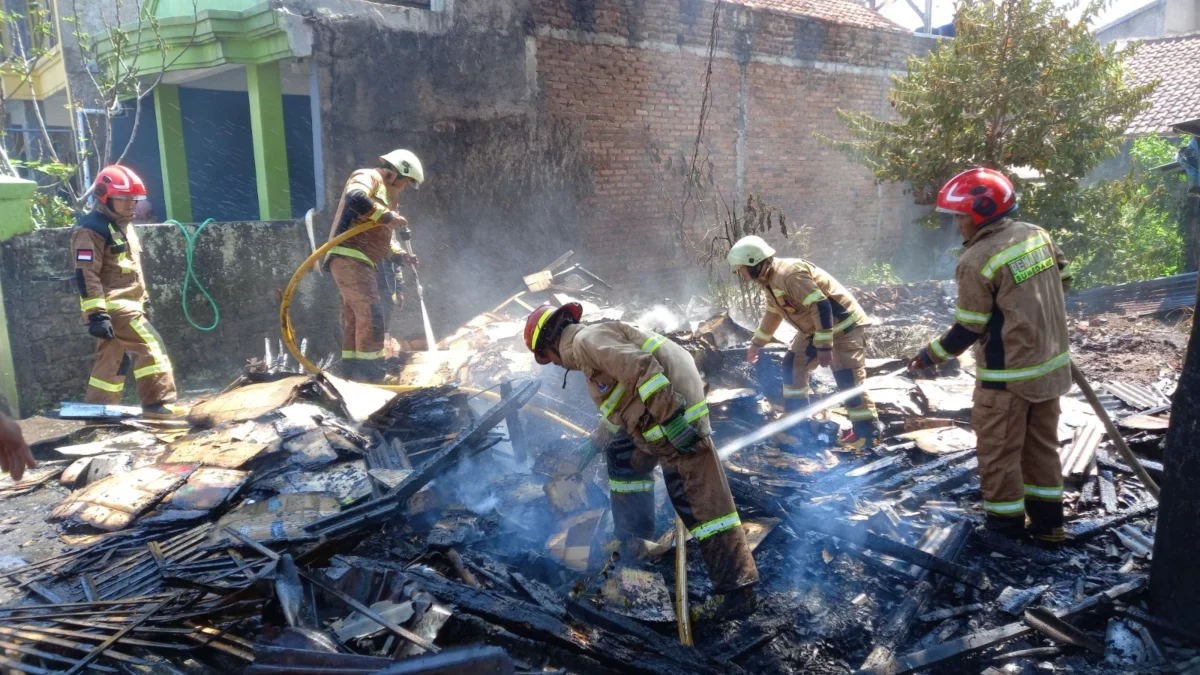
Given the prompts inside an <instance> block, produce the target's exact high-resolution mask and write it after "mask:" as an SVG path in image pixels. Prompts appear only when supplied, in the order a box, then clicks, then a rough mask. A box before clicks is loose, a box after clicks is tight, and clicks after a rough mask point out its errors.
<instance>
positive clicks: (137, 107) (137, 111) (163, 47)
mask: <svg viewBox="0 0 1200 675" xmlns="http://www.w3.org/2000/svg"><path fill="white" fill-rule="evenodd" d="M139 1H140V0H139ZM197 11H198V4H197V0H192V15H193V16H194V15H196V13H197ZM147 21H149V23H150V27H151V29H152V30H153V31H154V39H155V40H156V41H157V42H158V47H159V52H160V53H161V54H162V63H161V65H160V66H159V69H158V76H157V77H156V78H155V80H154V84H151V85H150V86H149V87H148V88H147V89H146V90H145V91H144V92H142V93H140V94H139V95H138V97H137V101H135V103H134V113H133V127H132V128H131V129H130V132H129V141H128V142H127V143H126V144H125V149H124V150H122V151H121V156H120V157H119V158H117V161H116V163H117V164H120V163H121V162H123V161H125V155H127V154H129V149H130V148H132V147H133V141H134V139H135V138H137V131H138V124H139V122H140V121H141V118H142V99H143V98H145V97H146V96H147V95H148V94H150V93H151V92H153V91H154V90H155V89H157V88H158V85H160V84H162V81H163V77H164V76H165V75H166V74H167V71H168V70H169V69H170V68H171V67H172V66H174V65H175V63H176V62H177V61H179V59H180V58H182V57H183V55H184V54H185V53H187V51H188V50H189V49H191V48H192V45H194V44H195V43H196V36H197V35H198V34H199V30H200V22H199V21H194V22H192V34H191V36H190V37H188V41H187V44H185V45H184V46H183V49H181V50H180V51H179V53H178V54H176V55H175V58H173V59H171V61H170V62H168V61H167V51H168V49H167V43H166V41H165V40H163V37H162V31H161V29H160V28H159V25H158V21H157V19H155V18H154V17H150V18H148V19H147ZM140 42H141V40H140V38H139V44H140Z"/></svg>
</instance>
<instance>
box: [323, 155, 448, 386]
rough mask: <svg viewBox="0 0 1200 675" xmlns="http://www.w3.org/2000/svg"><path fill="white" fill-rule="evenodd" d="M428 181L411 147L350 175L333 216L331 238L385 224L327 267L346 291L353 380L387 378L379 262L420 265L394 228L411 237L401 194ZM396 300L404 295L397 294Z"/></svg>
mask: <svg viewBox="0 0 1200 675" xmlns="http://www.w3.org/2000/svg"><path fill="white" fill-rule="evenodd" d="M424 180H425V172H424V170H423V169H422V168H421V161H420V160H418V159H417V156H416V155H414V154H413V153H411V152H409V151H408V150H394V151H392V152H389V153H388V154H386V155H383V156H382V157H380V158H379V167H377V168H374V169H359V170H358V171H355V172H354V173H352V174H350V180H348V181H347V182H346V188H345V189H344V190H343V191H342V199H341V201H340V202H339V203H338V207H337V211H336V212H335V213H334V215H333V227H332V228H331V229H330V232H329V238H330V239H333V238H334V237H336V236H337V235H339V234H342V233H343V232H345V231H347V230H349V229H350V228H352V227H356V226H358V225H362V224H363V223H367V222H379V223H382V224H383V227H378V228H375V229H373V230H369V231H367V232H363V233H362V234H360V235H357V236H355V237H352V238H350V239H348V240H346V241H344V242H342V243H341V244H340V245H338V246H335V247H333V248H332V249H330V251H329V256H328V257H327V258H326V265H327V266H328V269H329V271H330V273H331V274H332V275H333V280H334V282H335V283H336V284H337V287H338V290H339V291H340V292H341V294H342V330H343V334H342V366H343V371H342V373H343V375H345V376H346V377H347V378H349V379H351V380H360V381H363V382H382V381H383V376H384V370H383V358H384V349H383V341H384V332H385V330H386V328H387V325H386V323H385V313H384V308H383V305H382V303H381V301H380V293H379V287H380V281H381V280H380V277H379V273H378V272H377V270H378V268H379V265H380V264H381V263H383V262H384V261H385V260H386V261H388V262H389V263H392V262H397V261H398V262H401V263H403V264H408V265H413V266H415V265H416V264H417V259H416V257H415V256H409V255H408V254H407V253H406V252H404V250H403V249H401V248H400V246H399V245H397V244H396V242H395V240H394V239H393V238H392V231H393V230H400V233H401V236H410V235H409V233H408V221H407V220H406V219H405V218H404V217H403V216H401V215H400V214H399V213H396V209H397V208H398V207H399V201H398V199H399V196H400V193H401V192H403V191H404V189H405V188H407V187H408V186H409V185H413V186H418V187H419V186H420V184H421V182H422V181H424ZM391 299H392V300H393V301H394V302H397V303H398V302H400V301H401V300H402V296H400V295H399V294H398V293H393V298H391Z"/></svg>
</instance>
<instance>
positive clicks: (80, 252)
mask: <svg viewBox="0 0 1200 675" xmlns="http://www.w3.org/2000/svg"><path fill="white" fill-rule="evenodd" d="M75 260H77V261H79V262H92V260H93V255H92V249H90V248H80V249H76V250H75Z"/></svg>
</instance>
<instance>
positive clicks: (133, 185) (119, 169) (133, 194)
mask: <svg viewBox="0 0 1200 675" xmlns="http://www.w3.org/2000/svg"><path fill="white" fill-rule="evenodd" d="M92 194H94V195H96V199H100V200H106V199H108V198H109V197H126V198H129V199H133V200H135V201H141V200H143V199H145V198H146V184H145V183H143V182H142V179H141V178H140V177H139V176H138V175H137V174H136V173H134V172H133V170H132V169H130V168H128V167H124V166H121V165H119V164H114V165H112V166H106V167H104V169H103V170H102V171H101V172H100V173H98V174H96V182H95V183H92Z"/></svg>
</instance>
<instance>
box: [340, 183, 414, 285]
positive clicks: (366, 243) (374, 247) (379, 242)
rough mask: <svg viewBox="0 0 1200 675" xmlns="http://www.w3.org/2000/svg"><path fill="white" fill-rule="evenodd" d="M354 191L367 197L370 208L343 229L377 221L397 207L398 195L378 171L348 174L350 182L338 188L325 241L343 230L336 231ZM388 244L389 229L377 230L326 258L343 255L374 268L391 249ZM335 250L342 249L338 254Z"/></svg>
mask: <svg viewBox="0 0 1200 675" xmlns="http://www.w3.org/2000/svg"><path fill="white" fill-rule="evenodd" d="M354 191H361V192H363V193H365V194H366V195H367V196H368V197H370V199H371V202H372V203H373V204H374V209H373V210H372V211H371V212H369V213H365V214H362V215H357V216H354V217H353V218H351V219H350V220H349V223H348V225H347V227H346V229H347V230H348V229H350V228H352V227H357V226H359V225H362V224H363V223H368V222H372V221H378V220H379V219H380V218H382V217H383V216H384V214H386V213H387V212H388V211H394V210H395V209H396V208H397V207H398V206H399V200H398V196H399V194H400V193H399V192H398V191H395V190H392V189H389V188H388V186H387V184H386V183H384V181H383V176H382V175H381V174H380V173H379V170H378V169H359V170H358V171H355V172H354V173H352V174H350V179H349V180H347V181H346V187H345V188H343V189H342V196H341V199H339V200H338V206H337V210H336V211H334V213H333V224H332V225H331V226H330V228H329V239H333V238H334V237H336V236H337V235H339V234H341V233H342V232H344V231H345V230H342V229H340V228H339V227H338V224H339V223H341V222H342V215H343V214H344V213H345V211H346V195H347V194H348V193H350V192H354ZM326 241H328V239H327V240H326ZM391 242H392V231H391V229H390V228H387V227H377V228H375V229H373V230H369V231H367V232H363V233H362V234H359V235H356V236H353V237H351V238H349V239H347V240H346V241H344V242H342V243H341V244H340V245H339V246H337V247H335V248H334V249H333V250H332V251H330V253H329V255H345V256H347V257H353V258H357V259H359V260H362V261H364V262H366V263H369V264H372V265H375V264H378V263H379V261H381V260H383V259H384V258H385V257H387V256H388V255H389V253H390V252H391V249H392V245H391ZM338 249H343V250H342V251H338ZM347 249H348V250H351V251H358V252H360V253H362V256H361V257H360V256H356V255H353V254H348V253H347V252H346V250H347Z"/></svg>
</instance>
